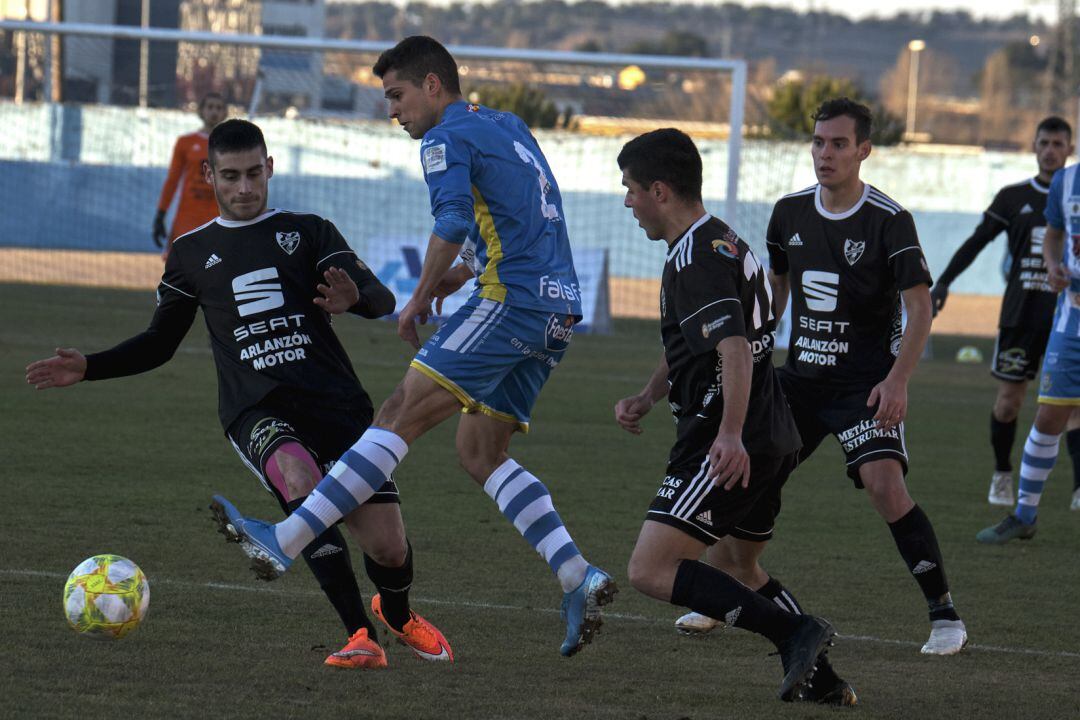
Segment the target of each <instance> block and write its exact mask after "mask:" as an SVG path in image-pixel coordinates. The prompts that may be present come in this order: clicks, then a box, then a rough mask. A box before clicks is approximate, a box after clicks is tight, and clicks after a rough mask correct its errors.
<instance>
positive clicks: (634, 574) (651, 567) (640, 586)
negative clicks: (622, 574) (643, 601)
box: [626, 552, 671, 600]
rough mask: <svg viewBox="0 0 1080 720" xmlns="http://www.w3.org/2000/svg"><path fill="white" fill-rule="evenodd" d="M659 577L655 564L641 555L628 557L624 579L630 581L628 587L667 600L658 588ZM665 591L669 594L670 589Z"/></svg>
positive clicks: (635, 554)
mask: <svg viewBox="0 0 1080 720" xmlns="http://www.w3.org/2000/svg"><path fill="white" fill-rule="evenodd" d="M660 575H661V573H659V572H658V568H657V567H656V566H655V563H654V562H653V561H652V560H650V559H649V558H648V557H646V556H645V555H644V554H643V553H639V552H635V553H634V554H633V555H631V556H630V562H629V563H628V564H627V566H626V577H627V579H629V580H630V585H631V586H633V588H634V589H635V590H637V591H638V592H640V593H642V594H644V595H648V596H649V597H654V598H659V599H662V600H667V599H669V598H668V597H665V596H664V593H663V592H662V589H661V588H659V587H658V583H657V580H658V577H659V576H660ZM667 590H668V594H670V591H671V588H667Z"/></svg>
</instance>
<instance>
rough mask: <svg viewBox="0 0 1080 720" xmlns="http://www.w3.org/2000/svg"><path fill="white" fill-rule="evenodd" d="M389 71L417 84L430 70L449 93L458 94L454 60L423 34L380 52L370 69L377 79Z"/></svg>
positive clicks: (459, 85) (459, 88) (442, 48)
mask: <svg viewBox="0 0 1080 720" xmlns="http://www.w3.org/2000/svg"><path fill="white" fill-rule="evenodd" d="M391 70H393V71H394V72H396V73H397V74H398V76H399V77H401V78H403V79H405V80H408V81H409V82H411V83H412V84H413V85H416V86H418V87H419V85H420V83H422V82H423V81H424V78H426V77H427V76H428V73H434V74H435V75H436V76H437V77H438V78H439V80H440V81H441V82H442V84H443V87H444V88H446V89H447V91H448V92H450V93H451V94H453V95H460V94H461V81H460V80H458V69H457V62H456V61H455V60H454V56H453V55H451V54H450V51H449V50H447V49H446V48H445V47H443V45H442V43H440V42H439V41H438V40H436V39H435V38H432V37H428V36H427V35H411V36H409V37H407V38H405V39H404V40H402V41H401V42H399V43H398V44H397V45H395V46H394V47H392V48H390V49H389V50H386V51H384V52H383V54H382V55H380V56H379V59H378V60H376V61H375V66H374V67H373V68H372V69H371V71H372V72H373V73H375V77H378V78H381V77H383V76H385V75H386V73H388V72H390V71H391Z"/></svg>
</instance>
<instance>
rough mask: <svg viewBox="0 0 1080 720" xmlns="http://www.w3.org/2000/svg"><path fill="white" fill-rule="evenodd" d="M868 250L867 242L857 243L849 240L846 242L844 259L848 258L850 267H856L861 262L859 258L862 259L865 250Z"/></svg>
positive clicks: (860, 241)
mask: <svg viewBox="0 0 1080 720" xmlns="http://www.w3.org/2000/svg"><path fill="white" fill-rule="evenodd" d="M865 249H866V241H865V240H859V241H857V242H856V241H855V240H852V239H850V238H849V239H847V240H845V241H844V257H845V258H847V261H848V265H854V264H855V263H857V262H859V258H861V257H862V254H863V250H865Z"/></svg>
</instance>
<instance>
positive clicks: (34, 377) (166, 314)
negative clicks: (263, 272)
mask: <svg viewBox="0 0 1080 720" xmlns="http://www.w3.org/2000/svg"><path fill="white" fill-rule="evenodd" d="M197 309H198V303H197V302H196V301H195V299H194V298H192V297H188V296H186V295H184V294H183V293H181V292H179V291H176V290H172V289H168V290H167V291H165V292H161V300H160V302H159V303H158V307H157V310H155V311H154V317H153V319H152V320H151V321H150V326H149V327H148V328H147V329H146V330H145V331H144V332H141V333H139V334H138V335H136V336H134V337H132V338H128V339H127V340H125V341H123V342H122V343H120V344H119V345H116V346H115V347H113V348H110V349H109V350H105V351H104V352H99V353H94V354H92V355H88V356H83V354H82V353H80V352H79V351H78V350H75V349H74V348H57V349H56V354H55V355H53V356H52V357H50V358H45V359H44V360H38V361H36V362H33V363H30V364H29V365H27V366H26V382H27V383H29V384H30V385H33V386H34V387H35V388H37V389H38V390H44V389H46V388H53V387H66V386H68V385H74V384H75V383H77V382H80V381H82V380H105V379H107V378H114V377H123V376H126V375H137V374H139V373H143V372H146V371H148V370H153V369H154V368H156V367H159V366H161V365H164V364H165V363H166V362H168V361H169V359H171V358H172V356H173V355H174V354H175V353H176V348H177V347H179V346H180V342H181V341H182V340H183V339H184V336H185V335H187V331H188V330H189V329H190V328H191V323H192V322H194V320H195V311H196V310H197Z"/></svg>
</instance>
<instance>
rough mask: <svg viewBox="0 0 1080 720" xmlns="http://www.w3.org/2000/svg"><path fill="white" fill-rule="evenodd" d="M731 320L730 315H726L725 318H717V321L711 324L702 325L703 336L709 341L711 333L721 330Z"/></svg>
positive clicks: (704, 323)
mask: <svg viewBox="0 0 1080 720" xmlns="http://www.w3.org/2000/svg"><path fill="white" fill-rule="evenodd" d="M730 319H731V316H730V315H725V316H724V317H720V318H716V319H715V320H712V321H710V322H703V323H701V336H702V337H703V338H705V339H708V337H709V333H711V332H712V331H713V330H719V329H720V328H722V327H724V323H726V322H727V321H728V320H730Z"/></svg>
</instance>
